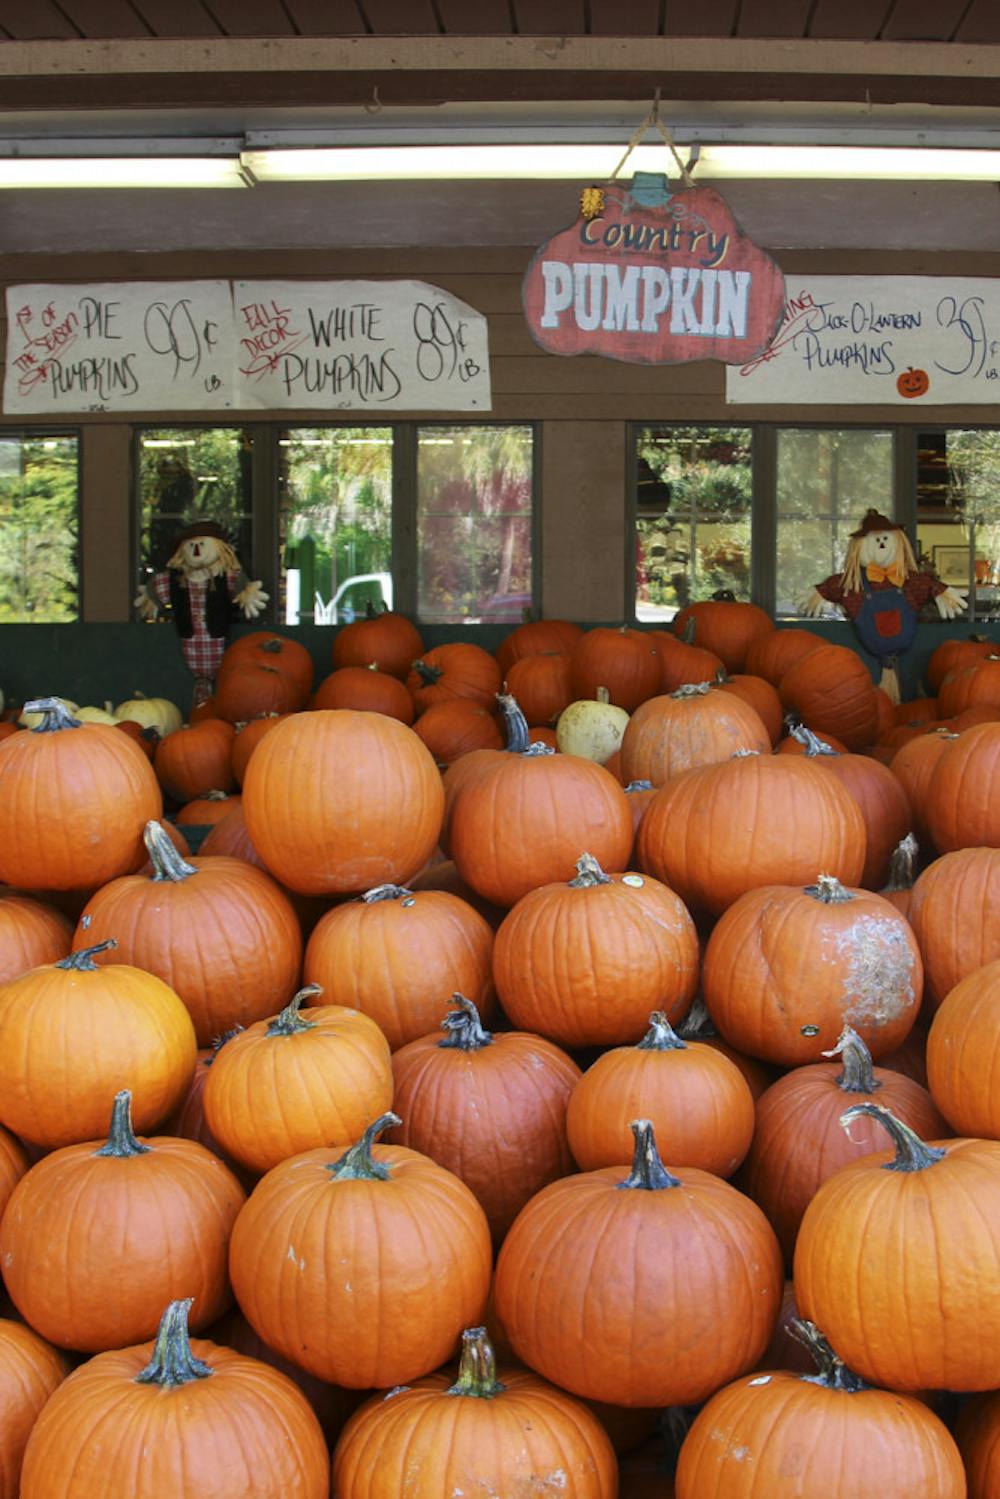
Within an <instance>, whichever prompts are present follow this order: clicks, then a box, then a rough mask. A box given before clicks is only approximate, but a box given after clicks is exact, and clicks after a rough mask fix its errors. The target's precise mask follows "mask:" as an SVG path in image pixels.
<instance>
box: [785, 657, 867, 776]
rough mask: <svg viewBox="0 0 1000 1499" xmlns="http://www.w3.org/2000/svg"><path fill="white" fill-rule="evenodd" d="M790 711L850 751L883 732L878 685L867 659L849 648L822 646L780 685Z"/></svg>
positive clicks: (803, 658)
mask: <svg viewBox="0 0 1000 1499" xmlns="http://www.w3.org/2000/svg"><path fill="white" fill-rule="evenodd" d="M778 691H779V692H780V694H781V701H782V702H783V703H784V705H785V707H786V708H794V709H795V711H796V712H797V713H799V714H800V715H801V717H802V719H803V720H804V721H805V722H806V723H807V724H808V725H809V727H810V728H811V729H815V730H816V732H817V733H820V734H822V733H824V732H827V731H828V732H830V733H832V734H836V735H837V738H838V739H841V740H843V742H844V744H846V746H847V748H848V749H851V750H857V749H863V748H864V746H865V745H866V744H871V742H872V740H873V739H874V738H875V735H876V732H877V730H878V699H877V698H876V696H875V684H874V683H873V681H872V679H871V676H870V675H869V672H868V668H867V666H865V664H864V662H863V661H862V660H861V657H860V656H858V655H856V654H855V652H854V651H852V650H850V649H849V647H847V646H846V645H821V646H820V647H819V648H818V649H817V650H815V651H810V652H809V654H808V655H806V656H802V657H801V658H800V659H799V660H798V661H797V662H796V663H795V664H794V665H793V666H791V667H789V669H788V671H786V672H785V675H784V676H783V677H782V679H781V682H780V683H779V686H778Z"/></svg>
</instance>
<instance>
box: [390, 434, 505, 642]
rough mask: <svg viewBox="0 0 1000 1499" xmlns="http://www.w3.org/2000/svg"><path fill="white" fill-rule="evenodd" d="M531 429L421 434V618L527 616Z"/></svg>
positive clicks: (446, 620)
mask: <svg viewBox="0 0 1000 1499" xmlns="http://www.w3.org/2000/svg"><path fill="white" fill-rule="evenodd" d="M532 437H533V434H532V429H531V428H530V427H421V428H419V430H418V432H417V613H418V615H419V617H420V618H421V619H423V620H427V621H428V622H429V623H451V622H454V623H462V624H476V623H480V622H490V621H493V620H496V621H501V620H514V621H518V620H520V619H521V618H522V616H523V612H524V609H525V608H526V607H527V606H529V605H530V604H531V602H532V572H531V530H532V525H531V511H532Z"/></svg>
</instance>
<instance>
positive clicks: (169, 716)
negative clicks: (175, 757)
mask: <svg viewBox="0 0 1000 1499" xmlns="http://www.w3.org/2000/svg"><path fill="white" fill-rule="evenodd" d="M115 717H116V718H118V719H122V720H125V719H129V720H131V721H132V722H133V723H137V724H141V725H142V727H143V728H144V729H155V730H156V732H157V734H158V735H159V736H160V738H161V739H165V738H166V737H167V735H168V734H172V733H173V732H174V730H175V729H179V728H180V726H181V724H182V723H183V722H184V719H183V716H182V714H181V710H180V708H178V706H177V704H176V703H172V702H171V701H170V699H169V698H165V697H144V696H143V694H142V693H141V692H136V693H135V694H134V696H133V697H130V698H128V699H126V701H125V702H124V703H119V704H118V707H117V708H116V709H115Z"/></svg>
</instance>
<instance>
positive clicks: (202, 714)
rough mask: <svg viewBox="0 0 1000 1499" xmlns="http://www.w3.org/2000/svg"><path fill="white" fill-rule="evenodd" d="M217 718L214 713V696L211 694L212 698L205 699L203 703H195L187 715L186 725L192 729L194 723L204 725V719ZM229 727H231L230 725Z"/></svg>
mask: <svg viewBox="0 0 1000 1499" xmlns="http://www.w3.org/2000/svg"><path fill="white" fill-rule="evenodd" d="M218 716H219V715H218V714H217V713H216V711H215V694H214V693H213V694H212V696H211V697H207V698H206V699H205V701H204V702H203V703H196V704H195V705H194V707H193V708H192V709H191V712H190V713H189V714H188V724H189V725H191V726H192V727H193V726H194V725H195V724H196V723H204V721H205V720H206V719H209V718H218ZM230 727H232V725H230Z"/></svg>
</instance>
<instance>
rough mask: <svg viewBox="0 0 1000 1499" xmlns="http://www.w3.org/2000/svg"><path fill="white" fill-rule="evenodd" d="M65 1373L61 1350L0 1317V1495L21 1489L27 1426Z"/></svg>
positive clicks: (0, 1498)
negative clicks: (58, 1351) (58, 1350)
mask: <svg viewBox="0 0 1000 1499" xmlns="http://www.w3.org/2000/svg"><path fill="white" fill-rule="evenodd" d="M68 1373H69V1368H68V1366H67V1364H66V1361H65V1359H63V1357H62V1356H61V1354H58V1353H57V1352H56V1350H55V1349H54V1348H51V1347H50V1346H49V1344H48V1343H46V1342H45V1341H44V1339H42V1338H40V1337H39V1336H38V1334H37V1333H36V1332H32V1330H31V1328H30V1327H25V1326H24V1324H23V1323H22V1322H11V1321H8V1320H7V1319H6V1318H4V1319H3V1320H0V1499H18V1496H19V1495H20V1494H21V1493H22V1489H21V1484H20V1478H21V1462H22V1460H23V1458H24V1449H25V1447H26V1446H27V1445H28V1438H29V1436H30V1435H31V1429H32V1427H33V1426H34V1424H35V1422H36V1421H37V1420H38V1417H39V1416H40V1415H41V1413H42V1410H43V1409H44V1407H45V1403H46V1401H47V1400H48V1399H49V1397H50V1396H51V1395H52V1394H53V1392H54V1391H55V1389H56V1388H57V1387H58V1386H59V1385H60V1384H62V1382H63V1380H64V1379H65V1378H66V1375H67V1374H68Z"/></svg>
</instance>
